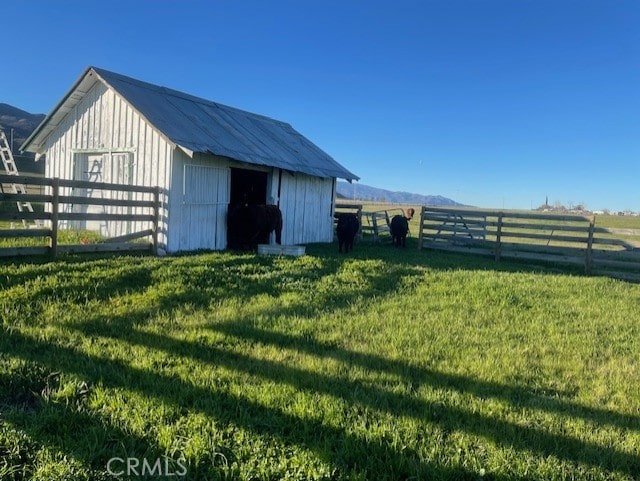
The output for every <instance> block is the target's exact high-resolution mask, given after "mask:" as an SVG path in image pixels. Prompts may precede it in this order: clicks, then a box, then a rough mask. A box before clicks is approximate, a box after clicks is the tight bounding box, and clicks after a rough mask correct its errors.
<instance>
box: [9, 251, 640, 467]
mask: <svg viewBox="0 0 640 481" xmlns="http://www.w3.org/2000/svg"><path fill="white" fill-rule="evenodd" d="M379 248H382V247H378V248H375V249H368V250H364V249H363V250H362V251H361V252H359V251H358V252H356V253H354V254H353V255H350V256H349V257H347V256H342V257H327V259H325V260H324V261H323V262H321V263H320V264H318V265H317V266H316V268H314V269H313V270H310V271H308V272H302V273H298V274H295V275H294V274H292V275H291V276H289V277H290V281H291V282H292V283H293V284H295V282H302V283H304V282H307V281H308V282H314V281H317V280H318V279H324V278H331V277H332V276H338V275H339V274H340V272H341V271H342V270H343V269H348V267H349V264H350V262H351V260H352V259H354V258H355V259H371V260H378V259H379V258H378V257H376V249H379ZM388 248H389V249H390V247H388ZM389 256H391V258H392V260H395V259H402V261H401V262H399V263H398V264H397V265H395V266H394V268H393V269H392V270H391V271H390V272H385V273H381V272H380V273H378V272H376V271H375V266H373V267H374V269H373V270H372V271H371V272H369V273H368V274H367V275H366V276H365V279H364V280H365V281H366V282H365V284H364V285H358V284H355V285H354V286H353V290H351V291H350V290H348V289H343V290H335V289H331V285H329V286H328V287H329V288H328V289H326V290H325V291H322V292H320V293H318V294H317V295H318V296H320V297H319V299H317V300H318V304H322V308H321V309H322V310H323V311H324V312H333V311H337V310H339V309H344V308H346V307H348V306H350V305H352V303H353V300H354V298H353V296H354V293H357V295H358V296H361V297H370V296H384V295H388V294H390V293H392V292H396V291H397V290H398V289H399V288H400V287H401V285H402V284H401V283H402V279H403V278H405V277H406V276H411V275H415V274H417V273H419V272H420V271H419V270H418V267H423V266H424V265H425V264H426V265H428V267H430V268H434V269H438V268H442V269H445V268H446V269H451V267H446V266H444V265H441V264H444V263H443V262H442V261H441V260H437V259H436V260H434V259H431V260H429V259H426V260H425V258H424V256H423V255H416V254H415V253H413V254H409V253H405V252H403V251H401V250H398V251H397V252H393V253H392V254H389ZM454 257H455V256H454ZM387 260H388V259H387ZM146 262H150V261H149V260H145V264H144V265H139V266H132V267H131V268H130V269H129V270H125V271H123V275H122V276H120V277H119V278H116V279H114V281H113V285H110V286H108V287H106V288H105V290H104V292H101V291H96V292H95V293H94V292H89V293H88V294H86V288H85V286H83V284H82V283H79V282H75V281H74V282H71V283H68V284H67V285H66V286H62V289H61V291H60V292H62V293H63V297H61V298H62V299H65V298H71V299H95V300H105V299H108V298H109V297H110V296H115V295H120V294H122V293H132V292H141V291H143V290H146V289H149V288H152V287H153V286H154V285H155V283H156V282H158V281H159V280H161V279H162V276H160V277H158V275H157V273H156V272H154V263H153V262H151V263H150V264H146ZM154 262H155V260H154ZM164 262H168V263H169V264H170V268H169V269H168V272H166V273H165V274H163V275H165V276H167V278H169V277H170V278H171V279H172V280H173V281H174V282H177V284H178V285H180V286H181V287H182V289H181V290H179V292H170V293H169V294H167V295H166V296H161V297H160V298H158V299H157V300H156V302H157V305H154V306H146V307H144V306H143V307H140V308H138V309H136V308H132V309H131V311H130V312H129V313H127V315H122V316H115V315H104V314H100V313H96V314H92V313H88V314H87V315H88V320H87V321H85V322H77V323H74V324H70V325H68V326H67V327H68V328H69V329H75V330H76V331H77V332H78V333H80V334H82V335H84V336H87V337H91V338H95V337H98V338H104V339H107V340H109V339H113V340H117V341H119V342H122V343H124V344H125V345H127V346H130V347H143V348H146V349H149V350H153V351H156V352H160V353H162V354H164V355H165V356H167V357H168V358H169V357H172V356H175V357H184V358H190V359H193V360H196V361H198V362H199V363H202V364H204V365H205V366H207V367H208V368H212V369H213V368H215V367H224V368H225V369H228V370H230V371H232V372H237V373H241V374H244V375H250V376H254V377H256V378H259V379H261V380H264V381H266V382H272V383H276V384H278V385H286V386H291V387H293V388H295V389H296V390H301V391H306V392H311V393H319V394H323V395H329V396H331V397H334V398H337V399H340V400H343V401H345V402H346V403H347V405H348V406H350V407H351V408H354V409H357V408H358V407H363V408H366V409H371V410H373V411H382V412H384V413H387V414H390V415H392V416H402V417H409V418H414V419H416V420H418V421H420V422H422V423H425V424H431V425H436V426H439V427H441V428H442V429H444V430H446V431H449V432H451V431H461V432H467V433H471V434H474V435H477V436H480V437H482V438H486V439H489V440H491V441H493V442H495V443H497V444H500V445H503V446H509V447H513V448H515V449H518V450H521V451H527V452H533V453H535V454H537V455H539V456H554V457H556V458H559V459H561V460H566V461H568V462H573V463H581V464H584V465H586V466H591V467H595V468H597V469H600V470H603V471H607V472H614V471H617V472H620V473H623V474H626V475H628V476H634V475H636V473H637V472H640V458H639V457H638V456H636V455H634V454H629V453H627V452H622V451H620V450H618V449H616V448H613V447H607V446H600V445H595V444H592V443H589V442H585V441H581V440H579V439H575V438H572V437H569V436H563V435H559V434H554V433H549V432H547V431H545V430H544V429H542V428H537V427H525V426H521V425H518V424H515V423H511V422H508V421H506V420H502V419H495V418H493V417H490V416H487V415H484V414H481V413H477V412H471V411H468V410H465V409H463V408H460V407H456V406H445V405H442V404H437V405H436V404H433V403H430V402H428V401H426V400H424V399H421V398H420V397H419V396H418V395H417V394H415V391H416V390H417V388H419V387H420V386H421V385H425V386H430V387H432V388H434V389H443V390H449V391H456V392H459V393H463V394H470V395H473V396H477V397H480V398H496V399H500V400H503V401H506V402H508V403H509V404H510V405H511V406H514V407H522V408H530V409H532V410H542V411H547V412H551V413H553V414H556V415H562V416H565V417H576V418H580V419H583V420H585V421H588V422H593V423H595V424H605V425H607V424H608V425H612V426H615V427H618V428H623V429H635V430H637V429H639V427H638V426H639V424H640V420H639V419H640V418H638V417H636V416H624V415H620V414H618V413H615V412H611V411H607V410H600V409H595V408H586V407H583V406H580V405H577V404H574V403H571V402H567V401H562V400H559V399H555V398H549V397H547V396H542V395H539V394H537V393H533V392H531V391H530V390H529V389H527V388H525V387H521V386H510V385H502V384H497V383H491V382H487V381H480V380H477V379H473V378H469V377H464V376H456V375H451V374H446V373H441V372H437V371H434V370H428V369H424V368H421V367H418V366H415V365H412V364H410V363H406V362H403V361H394V360H389V359H386V358H384V357H381V356H376V355H372V354H363V353H358V352H353V351H349V350H345V349H343V348H341V347H339V346H337V345H335V344H328V343H323V342H319V341H317V340H315V339H312V338H309V337H302V336H293V335H287V334H282V333H277V332H274V331H268V330H264V329H259V328H256V327H254V325H253V324H252V323H251V322H248V321H246V322H243V321H241V320H240V321H236V322H231V323H219V324H214V325H210V326H209V327H210V329H212V330H213V331H217V332H218V333H220V334H223V335H225V336H229V337H233V338H236V339H238V340H239V341H240V342H241V343H246V344H249V345H251V344H255V343H261V344H265V345H271V346H274V347H277V348H281V349H291V350H296V351H299V352H301V353H304V354H308V355H313V356H317V357H318V358H320V359H321V360H328V359H330V360H336V361H339V362H340V363H342V364H344V365H345V366H346V371H347V372H348V370H349V368H350V367H360V368H364V369H367V370H370V371H374V372H380V373H386V374H394V375H397V376H398V377H399V378H400V379H401V380H402V382H404V383H406V384H408V385H410V386H411V389H410V390H409V391H413V394H399V393H395V392H390V391H388V390H385V389H383V388H382V387H380V386H378V385H371V384H367V383H363V382H360V381H357V380H353V379H350V378H349V377H348V376H341V375H327V374H322V373H317V372H311V371H308V370H305V369H302V368H300V367H296V366H291V365H287V364H284V363H280V362H275V361H270V360H264V359H258V358H256V357H254V356H252V355H250V354H247V353H239V352H237V351H235V350H233V349H231V348H229V347H225V346H220V345H215V344H211V343H207V342H205V343H195V342H187V341H184V340H180V339H176V338H173V337H169V336H165V335H161V334H154V333H150V332H146V331H141V330H139V329H138V328H137V327H136V326H140V325H145V324H147V323H148V322H149V321H150V320H152V319H153V317H154V316H155V314H156V313H157V312H159V311H162V312H167V313H169V314H171V313H173V312H174V311H175V310H176V309H178V308H180V307H181V306H183V305H184V304H185V303H188V304H191V305H193V306H196V307H199V308H206V307H208V306H210V305H211V303H212V302H215V301H216V299H223V298H227V297H230V296H231V297H234V298H236V299H237V300H238V301H239V302H242V301H244V300H247V299H249V298H250V297H253V296H256V295H267V296H277V295H280V294H282V293H283V292H285V291H287V290H288V289H290V287H289V285H288V284H274V281H273V276H270V274H271V273H273V271H274V269H275V268H276V265H277V262H279V261H278V260H277V259H274V258H270V257H253V256H250V255H249V256H244V257H231V256H227V257H225V256H221V257H219V258H209V259H208V260H204V261H202V260H200V261H198V260H193V261H191V260H190V259H189V258H181V257H176V258H172V259H168V260H166V261H164ZM63 266H64V264H63ZM69 266H70V269H76V268H78V272H82V269H83V268H84V267H81V266H80V267H79V266H78V265H76V263H75V262H70V263H69ZM496 267H501V268H502V269H504V270H508V271H512V270H520V269H523V270H526V271H531V270H533V269H532V268H530V267H527V266H525V267H522V266H513V265H507V264H504V265H501V266H496V264H493V263H491V262H489V261H487V262H485V261H483V260H480V261H478V262H474V263H473V265H472V267H471V268H470V270H474V269H476V270H496V269H495V268H496ZM457 268H465V269H468V268H469V267H468V266H464V267H463V266H458V267H457ZM536 269H537V267H536ZM32 274H33V273H29V276H31V275H32ZM36 277H37V276H36ZM26 279H27V278H26V277H25V278H24V279H23V282H26ZM30 279H35V277H30ZM83 293H85V295H84V297H83ZM48 295H50V296H59V293H58V292H57V291H55V290H53V291H50V292H49V293H48ZM36 297H37V296H35V295H34V297H33V298H32V299H31V300H32V301H33V302H36V300H37V299H36ZM316 310H317V308H316V307H313V305H312V303H308V304H306V305H305V304H296V305H295V306H292V307H290V308H286V309H282V308H277V309H274V310H273V312H268V311H267V312H265V314H266V315H269V314H279V315H289V314H295V315H313V314H315V313H316ZM0 346H1V347H2V349H1V351H0V352H2V353H4V354H5V355H7V356H10V357H13V358H17V359H21V360H23V361H24V362H27V363H30V364H34V365H38V366H42V367H43V369H44V372H48V373H53V372H60V371H61V372H64V373H69V374H75V375H77V376H78V377H80V378H81V379H84V380H85V381H86V382H87V383H89V384H96V383H100V384H101V385H103V386H105V387H107V388H111V389H117V388H122V389H127V390H132V391H136V392H138V393H140V394H142V395H144V396H146V397H149V398H153V399H157V400H160V401H163V402H167V403H170V404H171V405H173V406H179V407H181V408H183V409H186V410H189V411H193V412H199V413H202V414H204V415H206V416H208V417H211V418H214V419H216V420H218V421H219V422H221V423H228V424H232V425H238V426H241V427H243V428H245V429H247V430H250V431H252V432H254V433H256V434H259V435H266V436H273V437H276V438H278V439H280V440H281V442H282V443H284V444H288V445H297V446H304V447H305V448H307V449H310V450H312V451H313V452H314V453H315V454H316V455H317V456H318V457H319V458H320V459H323V460H324V461H326V462H327V463H328V464H329V465H331V466H333V467H335V468H336V469H337V471H336V474H335V477H336V478H339V477H346V476H350V475H361V476H363V477H366V478H367V479H380V478H383V477H385V476H386V477H387V478H388V479H409V478H412V477H418V478H426V479H477V478H478V473H477V472H475V471H473V470H471V469H469V468H465V467H463V466H454V467H452V466H444V465H441V464H438V463H435V462H428V461H426V460H425V459H424V458H423V457H422V455H421V453H418V452H416V450H415V449H413V448H411V447H409V448H400V447H395V446H393V445H392V444H391V443H389V442H387V441H385V440H384V439H377V438H375V437H371V436H366V437H365V436H361V435H358V434H354V433H353V432H352V431H351V430H350V429H349V428H348V427H345V428H340V427H336V426H333V425H330V424H328V423H325V422H323V421H322V420H311V419H301V418H299V417H297V416H293V415H291V414H289V413H287V412H286V411H285V410H284V409H280V408H277V407H273V406H265V405H262V404H260V403H258V402H257V401H255V400H252V399H249V398H247V397H244V396H242V395H238V394H233V393H230V392H226V391H224V390H218V389H216V388H212V387H203V386H198V385H196V384H193V383H191V382H188V381H186V380H185V379H184V378H181V377H178V376H175V375H171V374H166V373H162V372H156V371H152V370H146V369H140V368H137V367H134V366H131V365H130V364H129V363H128V362H126V361H124V360H115V359H111V358H108V357H107V356H106V355H105V356H104V357H102V356H99V355H93V354H88V353H86V352H83V351H81V350H79V349H76V348H74V347H71V346H67V345H58V344H54V343H52V342H46V341H43V340H39V339H35V338H32V337H29V336H27V335H25V334H23V333H21V332H19V331H16V330H14V331H13V332H11V333H8V334H6V335H3V337H2V338H0ZM2 382H4V383H11V382H13V381H12V380H11V379H4V381H2ZM18 383H20V380H18ZM17 399H18V401H16V402H14V401H11V402H7V403H6V405H9V404H14V406H13V409H8V410H5V409H2V410H0V413H1V414H0V416H1V417H2V418H4V419H5V420H7V421H8V422H10V423H11V424H12V425H13V426H15V427H17V428H19V429H22V430H24V431H25V432H28V434H29V436H30V437H31V438H32V439H33V440H34V441H35V442H38V443H40V444H43V445H48V446H54V447H55V448H56V449H59V450H60V451H62V452H65V453H68V454H69V456H71V457H74V458H76V459H79V460H81V461H82V462H83V463H85V464H87V465H89V466H91V468H92V469H93V470H95V471H96V472H99V471H101V470H102V471H104V468H105V464H106V459H108V457H111V456H112V455H114V453H115V455H120V454H121V453H122V451H123V450H124V451H125V452H126V453H127V454H130V455H133V456H137V457H140V456H142V455H144V454H145V453H147V452H150V453H158V452H159V451H161V449H160V447H159V443H158V442H157V440H155V439H153V435H148V436H136V435H133V434H132V433H130V432H128V431H127V430H126V429H123V428H121V427H118V426H114V425H112V424H109V422H107V421H105V420H104V419H103V418H102V417H101V416H100V414H99V413H91V412H86V411H77V410H74V409H73V407H71V408H70V407H68V406H58V405H47V406H45V407H44V409H45V410H46V409H49V410H53V413H57V415H58V416H59V417H62V418H63V419H65V420H66V421H68V423H65V425H67V426H74V425H82V426H85V427H84V428H83V429H80V430H78V431H76V432H70V431H69V428H68V427H65V426H48V427H47V429H43V430H39V431H37V432H33V431H32V430H31V429H30V425H31V422H30V419H32V418H31V416H37V415H41V413H42V411H40V412H38V411H37V409H35V408H34V407H33V406H32V407H30V408H29V409H28V410H26V411H25V410H22V409H19V408H17V407H16V406H15V404H19V402H21V401H20V399H21V398H19V397H18V398H17ZM203 400H206V402H204V401H203ZM9 401H10V400H9ZM1 403H2V401H0V404H1ZM34 409H35V410H34ZM50 414H51V413H50ZM85 437H86V438H87V439H98V440H100V443H102V444H100V443H98V445H95V446H87V448H86V449H82V450H77V448H76V447H72V443H70V442H69V440H74V439H75V440H78V439H80V438H82V439H84V438H85ZM109 440H111V441H109ZM110 442H115V443H116V444H118V446H120V445H122V446H124V447H122V446H120V447H119V448H117V449H116V448H115V447H113V446H112V444H109V443H110ZM74 446H75V445H74ZM226 456H227V457H228V459H229V460H233V457H234V454H233V449H232V448H228V449H227V452H226ZM363 457H366V461H365V462H363ZM215 469H217V468H215V467H214V466H212V467H211V471H202V472H196V471H195V468H194V470H193V471H191V472H190V475H189V477H190V478H191V479H200V476H202V479H204V478H205V477H206V476H209V475H222V474H223V471H215ZM220 469H222V468H220ZM525 478H526V476H524V475H523V476H522V479H525ZM492 479H518V477H517V476H512V475H509V476H504V477H502V478H501V477H500V476H498V475H492Z"/></svg>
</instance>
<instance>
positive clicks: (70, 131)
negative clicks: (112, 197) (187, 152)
mask: <svg viewBox="0 0 640 481" xmlns="http://www.w3.org/2000/svg"><path fill="white" fill-rule="evenodd" d="M173 151H174V148H173V146H172V145H171V144H170V143H169V142H167V141H166V140H165V138H164V137H163V136H162V135H160V133H159V132H157V131H156V130H155V129H154V128H153V127H152V126H151V125H149V124H148V123H147V122H146V121H145V120H144V119H142V118H141V117H140V115H139V114H138V113H137V112H136V111H135V110H134V109H133V108H131V107H130V106H129V105H128V104H127V103H126V102H125V101H124V100H123V99H122V98H121V97H120V96H119V95H117V94H115V92H113V91H112V90H110V89H108V88H107V87H106V86H105V85H104V84H102V83H101V82H97V83H96V84H95V85H94V86H93V87H92V88H91V89H90V90H89V92H87V94H86V95H85V96H84V98H83V99H82V100H81V101H80V102H79V103H78V104H77V105H76V106H75V107H74V108H73V110H72V111H71V112H69V114H68V115H67V117H66V118H65V119H64V120H63V121H62V122H61V124H60V125H59V126H58V128H57V129H56V130H55V131H54V132H52V134H51V135H50V136H49V138H48V139H47V144H46V166H45V174H46V176H47V177H58V178H61V179H74V178H75V174H76V172H75V162H76V159H77V158H79V156H82V155H87V154H90V153H95V154H105V155H111V156H112V157H116V156H117V155H118V154H128V155H130V156H131V159H132V160H131V166H130V168H131V170H130V172H129V173H128V175H127V177H128V178H126V179H124V178H123V179H121V180H122V181H123V182H127V183H130V184H132V185H143V186H159V187H161V188H163V189H166V192H167V193H169V190H170V188H171V183H172V179H171V162H172V157H173ZM63 190H65V192H64V193H63V195H68V194H70V189H63ZM145 195H146V197H145ZM132 198H133V199H136V200H142V199H147V198H150V196H149V194H137V193H136V194H133V197H132ZM68 208H69V210H71V206H68ZM139 212H142V210H140V211H139ZM162 214H163V217H164V222H163V223H162V225H161V226H160V233H161V234H160V238H159V240H160V243H161V244H164V245H166V244H167V242H168V239H167V236H166V234H167V229H168V222H169V211H168V209H163V212H162ZM148 224H149V223H145V222H132V223H129V225H128V226H124V225H123V226H114V227H113V228H110V229H109V232H108V234H109V235H117V233H119V232H123V231H126V230H130V231H131V232H136V231H139V230H144V229H148V228H149V227H150V226H149V225H148ZM61 227H65V226H64V225H62V226H61ZM167 247H168V248H169V249H170V248H171V246H167Z"/></svg>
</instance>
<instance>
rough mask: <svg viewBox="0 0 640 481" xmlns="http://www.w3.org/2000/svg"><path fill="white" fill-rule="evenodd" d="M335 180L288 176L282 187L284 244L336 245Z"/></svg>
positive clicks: (286, 174)
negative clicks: (317, 243) (316, 243)
mask: <svg viewBox="0 0 640 481" xmlns="http://www.w3.org/2000/svg"><path fill="white" fill-rule="evenodd" d="M332 194H333V179H325V178H320V177H312V176H310V175H305V174H300V173H296V174H295V175H294V174H291V173H288V172H284V173H283V174H282V183H281V185H280V210H281V211H282V220H283V228H282V243H283V244H287V245H290V244H306V243H309V242H332V241H333V217H332V215H333V197H332Z"/></svg>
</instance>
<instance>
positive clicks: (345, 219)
mask: <svg viewBox="0 0 640 481" xmlns="http://www.w3.org/2000/svg"><path fill="white" fill-rule="evenodd" d="M336 217H337V218H338V226H337V228H336V233H337V234H338V252H342V246H344V251H345V253H347V252H349V251H350V250H353V239H354V238H355V236H356V234H357V233H358V230H359V229H360V222H358V217H357V216H356V215H355V214H347V213H340V214H336Z"/></svg>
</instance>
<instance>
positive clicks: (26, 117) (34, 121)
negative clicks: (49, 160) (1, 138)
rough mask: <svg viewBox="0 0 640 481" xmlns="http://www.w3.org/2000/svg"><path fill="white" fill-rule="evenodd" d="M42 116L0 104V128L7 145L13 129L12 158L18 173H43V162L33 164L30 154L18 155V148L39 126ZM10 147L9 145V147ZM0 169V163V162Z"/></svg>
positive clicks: (0, 164) (0, 165)
mask: <svg viewBox="0 0 640 481" xmlns="http://www.w3.org/2000/svg"><path fill="white" fill-rule="evenodd" d="M44 117H45V115H44V114H30V113H29V112H25V111H24V110H20V109H19V108H17V107H13V106H12V105H8V104H3V103H0V126H1V127H2V128H3V130H4V133H5V135H6V136H7V140H8V141H9V144H11V130H12V129H13V149H12V150H13V157H14V159H15V161H16V166H17V167H18V171H19V172H20V173H44V162H35V161H34V155H33V154H31V153H28V152H27V153H25V154H20V151H19V149H20V146H21V145H22V143H23V142H24V141H25V140H26V139H27V137H29V135H31V132H33V131H34V130H35V128H36V127H37V126H38V125H40V122H42V120H43V119H44ZM10 146H11V145H10ZM0 169H2V163H1V162H0Z"/></svg>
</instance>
